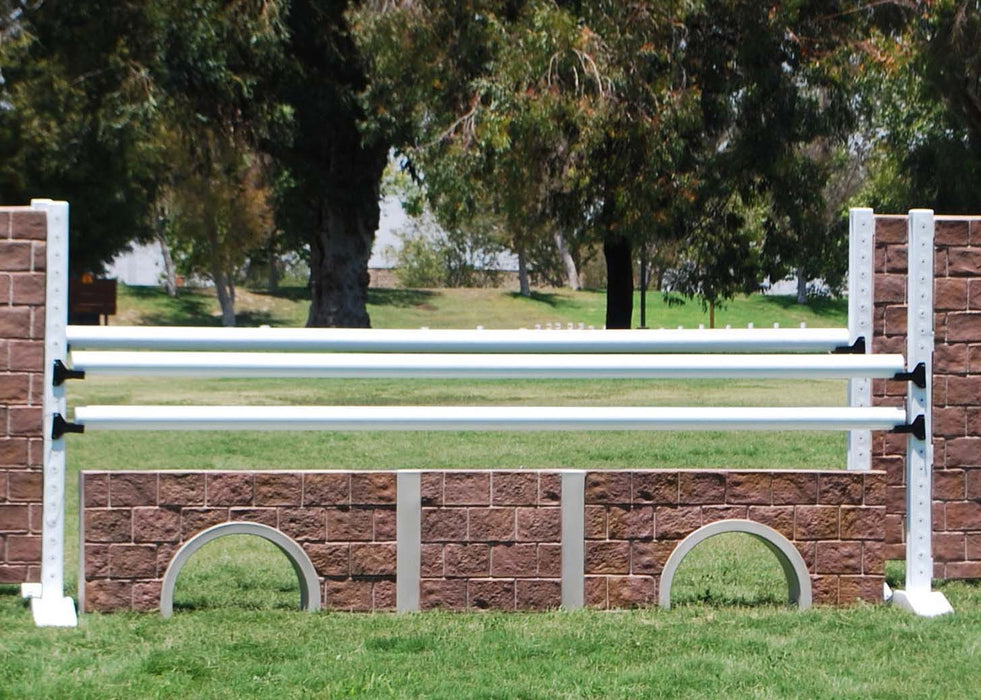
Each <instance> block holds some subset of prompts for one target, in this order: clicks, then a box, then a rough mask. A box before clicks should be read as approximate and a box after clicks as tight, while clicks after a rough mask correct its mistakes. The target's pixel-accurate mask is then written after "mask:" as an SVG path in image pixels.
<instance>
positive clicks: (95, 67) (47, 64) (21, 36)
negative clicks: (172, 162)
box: [0, 0, 162, 273]
mask: <svg viewBox="0 0 981 700" xmlns="http://www.w3.org/2000/svg"><path fill="white" fill-rule="evenodd" d="M0 23H2V28H0V32H2V40H0V70H2V76H3V81H2V84H0V199H2V200H5V201H8V202H21V203H23V202H26V201H27V200H29V199H30V198H31V197H53V198H57V199H66V200H68V201H70V202H71V204H72V212H71V216H72V225H71V231H70V237H71V242H70V246H69V253H70V256H71V268H72V270H73V271H74V272H75V273H82V272H99V271H101V270H102V268H103V265H104V263H105V262H106V261H107V260H109V259H111V258H112V257H113V255H114V254H115V253H117V252H118V251H120V250H122V249H123V248H125V247H126V245H127V244H128V243H129V241H130V240H132V239H133V238H144V237H147V236H149V235H150V233H151V231H152V228H151V225H150V223H151V222H150V218H149V216H148V214H149V212H150V211H151V205H152V202H153V199H154V197H155V193H156V187H157V179H156V174H157V172H158V168H159V166H161V165H162V163H161V161H160V158H159V155H160V154H159V150H158V149H157V148H156V146H155V144H154V142H153V139H152V130H153V129H152V106H151V105H150V101H149V100H148V75H147V73H146V72H145V70H143V66H145V65H147V64H149V63H152V60H153V58H152V56H153V53H154V52H155V51H156V48H155V47H154V43H153V42H152V41H141V39H143V38H146V37H148V36H150V35H151V34H152V20H151V18H149V17H148V15H147V12H146V11H145V8H144V7H143V4H142V3H122V4H119V3H109V4H103V3H98V2H88V3H77V2H68V1H64V0H47V1H46V2H26V1H21V0H4V1H3V2H0Z"/></svg>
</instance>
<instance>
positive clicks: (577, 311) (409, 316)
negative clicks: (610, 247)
mask: <svg viewBox="0 0 981 700" xmlns="http://www.w3.org/2000/svg"><path fill="white" fill-rule="evenodd" d="M639 299H640V297H639V293H638V294H637V295H635V298H634V324H635V325H636V324H637V323H639V318H640V300H639ZM118 305H119V313H118V314H117V315H116V316H113V317H112V318H111V320H110V322H111V323H112V324H113V325H120V326H124V325H166V326H174V325H195V326H217V325H220V324H221V314H220V312H219V310H218V302H217V300H216V299H215V295H214V291H213V290H210V289H181V290H179V294H178V296H177V298H176V299H169V298H168V297H167V295H165V294H164V293H163V292H161V291H160V290H159V289H157V288H155V287H126V286H125V285H120V287H119V301H118ZM309 308H310V292H309V291H308V290H307V289H306V288H303V287H282V288H280V289H278V290H276V291H274V292H269V291H265V290H247V289H241V290H238V292H237V305H236V311H237V314H236V321H237V323H238V325H240V326H259V325H263V324H268V325H272V326H302V325H304V323H305V322H306V318H307V312H308V311H309ZM605 309H606V295H605V293H604V292H602V291H580V292H573V291H569V290H564V289H546V290H536V291H534V292H533V293H532V296H531V297H530V298H524V297H522V296H520V295H519V294H517V293H515V292H510V291H507V290H502V289H379V288H372V289H369V290H368V313H369V315H370V316H371V322H372V325H373V326H374V327H376V328H419V327H421V326H427V327H429V328H473V327H474V326H478V325H480V326H484V327H485V328H521V327H524V328H534V327H535V325H536V324H540V325H542V326H544V325H545V324H547V323H561V324H563V325H566V324H569V323H574V324H579V323H583V324H585V325H587V326H590V325H592V326H595V327H596V328H601V327H602V326H603V323H604V318H605ZM847 313H848V306H847V303H846V301H845V300H843V299H823V298H822V299H814V300H812V301H811V303H810V304H808V305H807V306H805V307H801V306H799V305H798V304H797V303H796V302H795V301H794V299H793V298H792V297H786V296H763V295H759V294H756V295H752V296H743V297H737V298H736V299H734V300H733V301H732V302H731V303H729V304H728V305H726V306H725V307H724V308H721V309H716V313H715V317H716V326H718V327H722V326H724V325H726V324H729V325H732V326H733V327H734V328H735V327H745V326H746V325H747V324H749V323H753V324H755V325H756V326H757V327H764V326H772V325H773V324H774V323H779V324H780V325H781V326H782V327H784V328H788V327H793V328H796V327H797V326H799V325H800V324H801V323H806V324H807V325H808V326H811V327H816V328H818V327H833V326H844V325H846V321H847ZM708 322H709V321H708V312H707V311H704V310H703V309H702V307H701V304H700V303H699V302H698V301H689V302H687V303H685V304H680V305H671V306H669V305H667V304H665V303H664V301H663V300H662V298H661V295H660V294H659V293H655V292H651V293H648V295H647V326H648V327H649V328H661V327H664V328H675V327H677V326H685V327H687V328H697V327H698V325H699V324H704V325H705V326H708Z"/></svg>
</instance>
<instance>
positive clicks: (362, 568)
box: [351, 542, 395, 576]
mask: <svg viewBox="0 0 981 700" xmlns="http://www.w3.org/2000/svg"><path fill="white" fill-rule="evenodd" d="M351 575H352V576H394V575H395V545H394V544H392V543H378V542H371V543H366V544H352V545H351Z"/></svg>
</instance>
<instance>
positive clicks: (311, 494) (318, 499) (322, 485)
mask: <svg viewBox="0 0 981 700" xmlns="http://www.w3.org/2000/svg"><path fill="white" fill-rule="evenodd" d="M350 503H351V475H350V474H344V473H340V474H304V475H303V505H305V506H346V505H349V504H350Z"/></svg>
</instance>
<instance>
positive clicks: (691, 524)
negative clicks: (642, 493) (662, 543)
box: [654, 506, 702, 540]
mask: <svg viewBox="0 0 981 700" xmlns="http://www.w3.org/2000/svg"><path fill="white" fill-rule="evenodd" d="M654 526H655V533H656V537H657V538H658V539H659V540H662V539H664V540H676V539H681V538H682V537H686V536H688V535H690V534H691V533H693V532H694V531H695V530H697V529H698V528H700V527H701V526H702V509H701V508H700V507H698V506H678V507H677V508H671V507H670V506H657V507H656V508H655V509H654Z"/></svg>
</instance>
